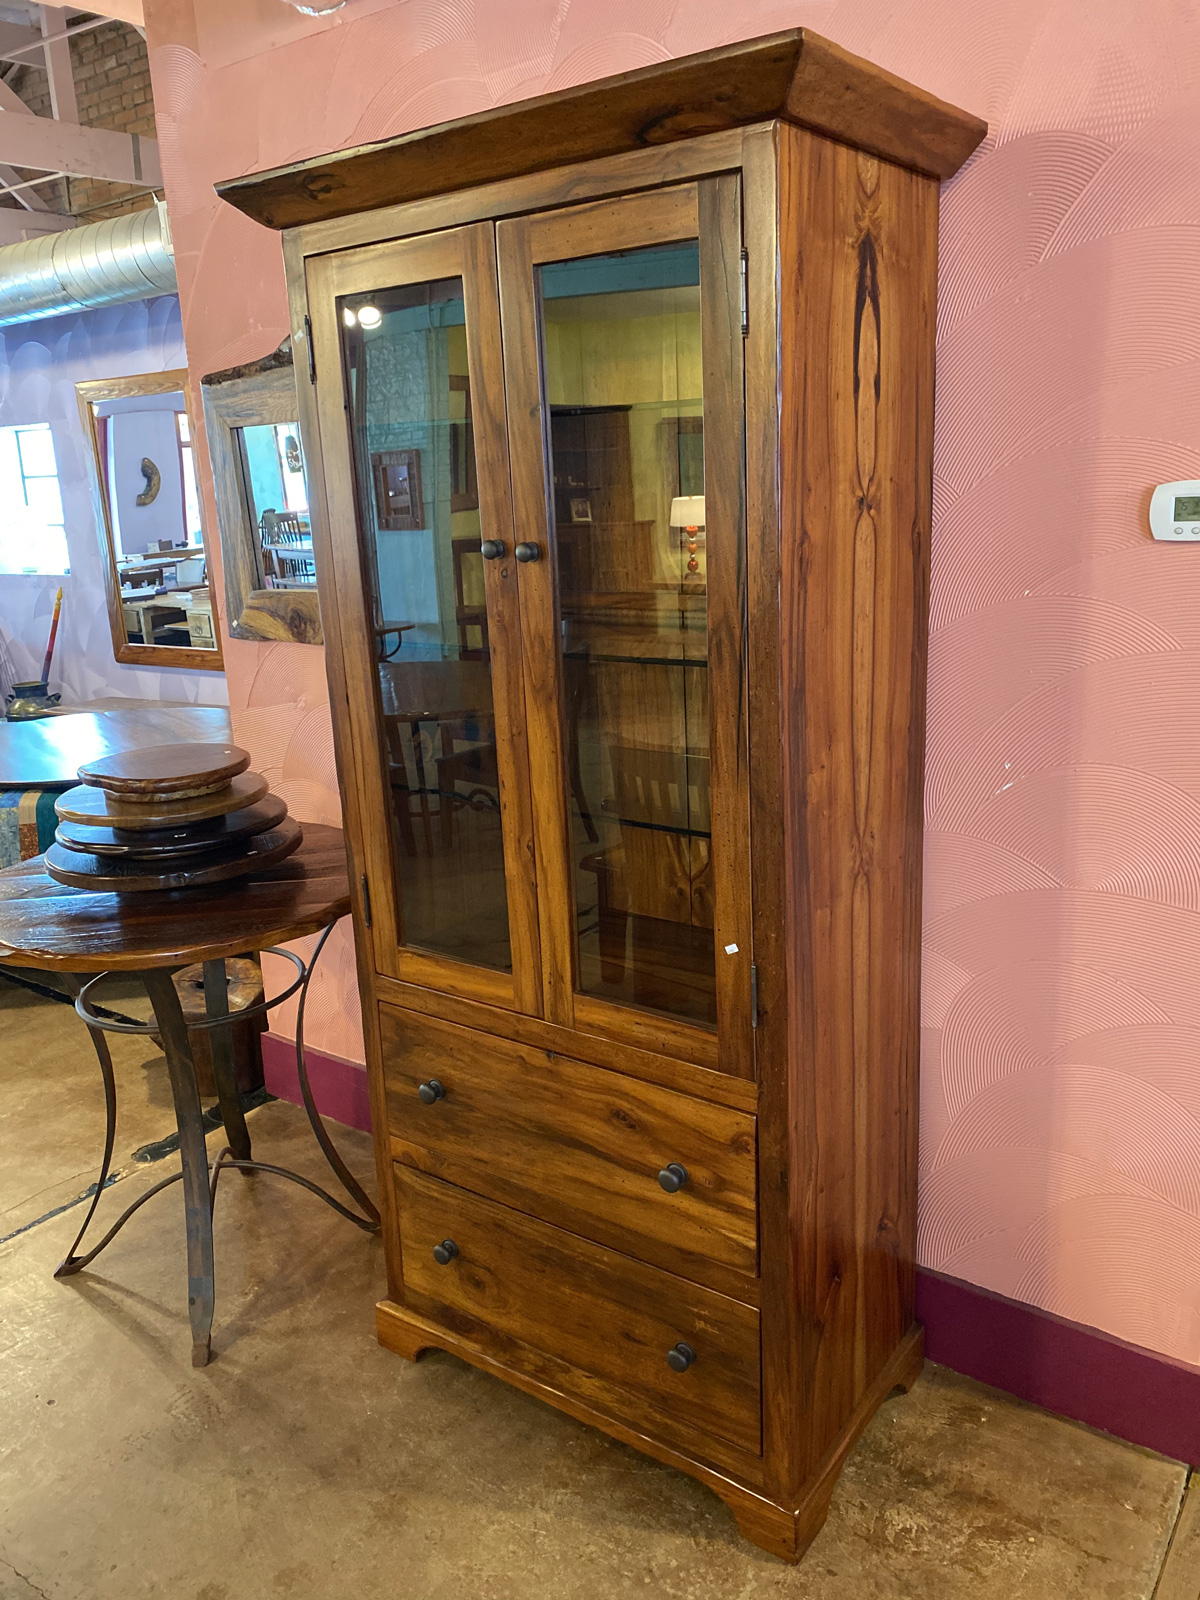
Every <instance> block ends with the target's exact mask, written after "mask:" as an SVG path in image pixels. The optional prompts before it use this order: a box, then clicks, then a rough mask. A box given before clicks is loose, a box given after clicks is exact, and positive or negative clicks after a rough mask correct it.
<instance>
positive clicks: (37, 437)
mask: <svg viewBox="0 0 1200 1600" xmlns="http://www.w3.org/2000/svg"><path fill="white" fill-rule="evenodd" d="M17 439H18V441H19V443H20V447H21V470H22V472H23V473H24V474H25V476H26V477H27V478H33V477H38V478H52V477H54V476H55V474H56V472H57V470H58V469H57V467H56V466H55V464H54V440H53V439H52V438H51V436H50V424H49V423H48V422H43V423H39V424H37V425H36V426H34V427H32V428H18V429H17Z"/></svg>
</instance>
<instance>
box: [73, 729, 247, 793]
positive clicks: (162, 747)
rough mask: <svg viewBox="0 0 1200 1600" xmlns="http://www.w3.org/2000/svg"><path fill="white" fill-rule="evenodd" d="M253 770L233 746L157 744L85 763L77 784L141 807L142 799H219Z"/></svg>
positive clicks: (245, 757)
mask: <svg viewBox="0 0 1200 1600" xmlns="http://www.w3.org/2000/svg"><path fill="white" fill-rule="evenodd" d="M249 765H250V756H249V753H248V752H247V751H245V750H242V749H241V748H240V747H239V746H238V745H235V744H198V743H192V744H156V745H150V746H148V747H147V748H146V749H143V750H114V751H113V752H112V754H111V755H105V756H99V757H97V759H96V760H94V761H85V762H84V763H83V765H82V766H81V767H80V768H79V778H80V781H81V782H82V783H88V784H92V785H93V786H94V787H95V788H97V789H103V790H104V792H105V793H106V794H109V795H115V796H116V797H117V798H118V799H121V800H126V799H127V800H128V801H129V802H130V803H131V804H137V802H138V801H139V799H140V798H141V797H142V796H146V797H147V798H148V799H149V800H155V799H159V798H164V797H166V798H170V799H183V798H184V797H185V794H186V795H187V796H191V795H200V794H204V793H215V792H216V791H217V790H218V789H224V788H226V787H227V786H228V784H229V781H230V779H231V778H236V777H237V775H238V773H239V772H245V770H246V768H247V767H248V766H249Z"/></svg>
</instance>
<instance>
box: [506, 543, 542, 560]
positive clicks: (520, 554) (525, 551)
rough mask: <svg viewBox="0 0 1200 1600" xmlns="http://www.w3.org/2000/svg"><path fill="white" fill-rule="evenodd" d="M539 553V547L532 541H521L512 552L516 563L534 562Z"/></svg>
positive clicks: (540, 551)
mask: <svg viewBox="0 0 1200 1600" xmlns="http://www.w3.org/2000/svg"><path fill="white" fill-rule="evenodd" d="M541 553H542V550H541V546H540V545H537V544H534V543H533V541H532V540H522V541H521V543H520V544H519V545H518V546H517V548H516V549H515V550H514V551H513V554H514V555H515V556H516V558H517V560H518V561H536V560H537V559H538V557H539V556H540V555H541Z"/></svg>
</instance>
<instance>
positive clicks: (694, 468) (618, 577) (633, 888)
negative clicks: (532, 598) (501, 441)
mask: <svg viewBox="0 0 1200 1600" xmlns="http://www.w3.org/2000/svg"><path fill="white" fill-rule="evenodd" d="M540 279H541V282H540V288H541V302H542V318H543V347H544V360H545V385H546V398H547V401H548V405H549V415H550V452H551V458H552V469H553V480H554V507H553V510H554V524H555V540H554V544H555V551H556V561H557V565H558V593H559V607H560V614H561V622H562V627H561V648H562V669H563V683H564V694H565V706H564V723H565V734H566V749H567V774H566V778H567V783H568V787H569V790H570V794H569V801H570V817H571V851H572V857H573V869H574V880H575V898H576V940H577V969H578V973H577V983H578V987H579V988H580V990H581V991H582V992H583V993H585V994H590V995H596V996H598V997H600V998H603V999H608V1000H616V1001H620V1002H624V1003H628V1004H634V1005H639V1006H646V1007H649V1008H651V1009H653V1010H656V1011H662V1012H666V1013H668V1014H670V1015H671V1016H675V1017H679V1018H682V1019H685V1020H687V1021H691V1022H698V1023H702V1024H705V1025H708V1026H715V1023H716V999H715V976H714V957H713V905H712V873H711V863H710V833H711V824H710V818H709V736H708V684H707V676H708V674H707V653H708V627H707V600H706V579H705V571H706V568H705V542H704V532H705V530H704V423H703V386H702V366H701V342H700V287H699V285H700V264H699V248H698V246H697V244H696V243H694V242H691V243H686V244H680V245H669V246H661V247H656V248H653V249H645V250H634V251H629V252H626V253H624V254H621V255H616V256H604V257H590V258H587V259H582V260H575V261H565V262H558V263H555V264H553V265H550V266H545V267H542V268H541V271H540Z"/></svg>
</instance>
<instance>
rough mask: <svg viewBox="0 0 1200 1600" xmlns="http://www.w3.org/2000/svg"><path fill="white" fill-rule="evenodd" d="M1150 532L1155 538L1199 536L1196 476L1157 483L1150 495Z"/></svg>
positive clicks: (1199, 480)
mask: <svg viewBox="0 0 1200 1600" xmlns="http://www.w3.org/2000/svg"><path fill="white" fill-rule="evenodd" d="M1150 532H1151V533H1152V534H1153V535H1154V537H1155V538H1156V539H1200V478H1184V479H1182V480H1181V481H1180V482H1179V483H1160V484H1159V486H1158V488H1157V489H1155V491H1154V493H1153V494H1152V495H1151V496H1150Z"/></svg>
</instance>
